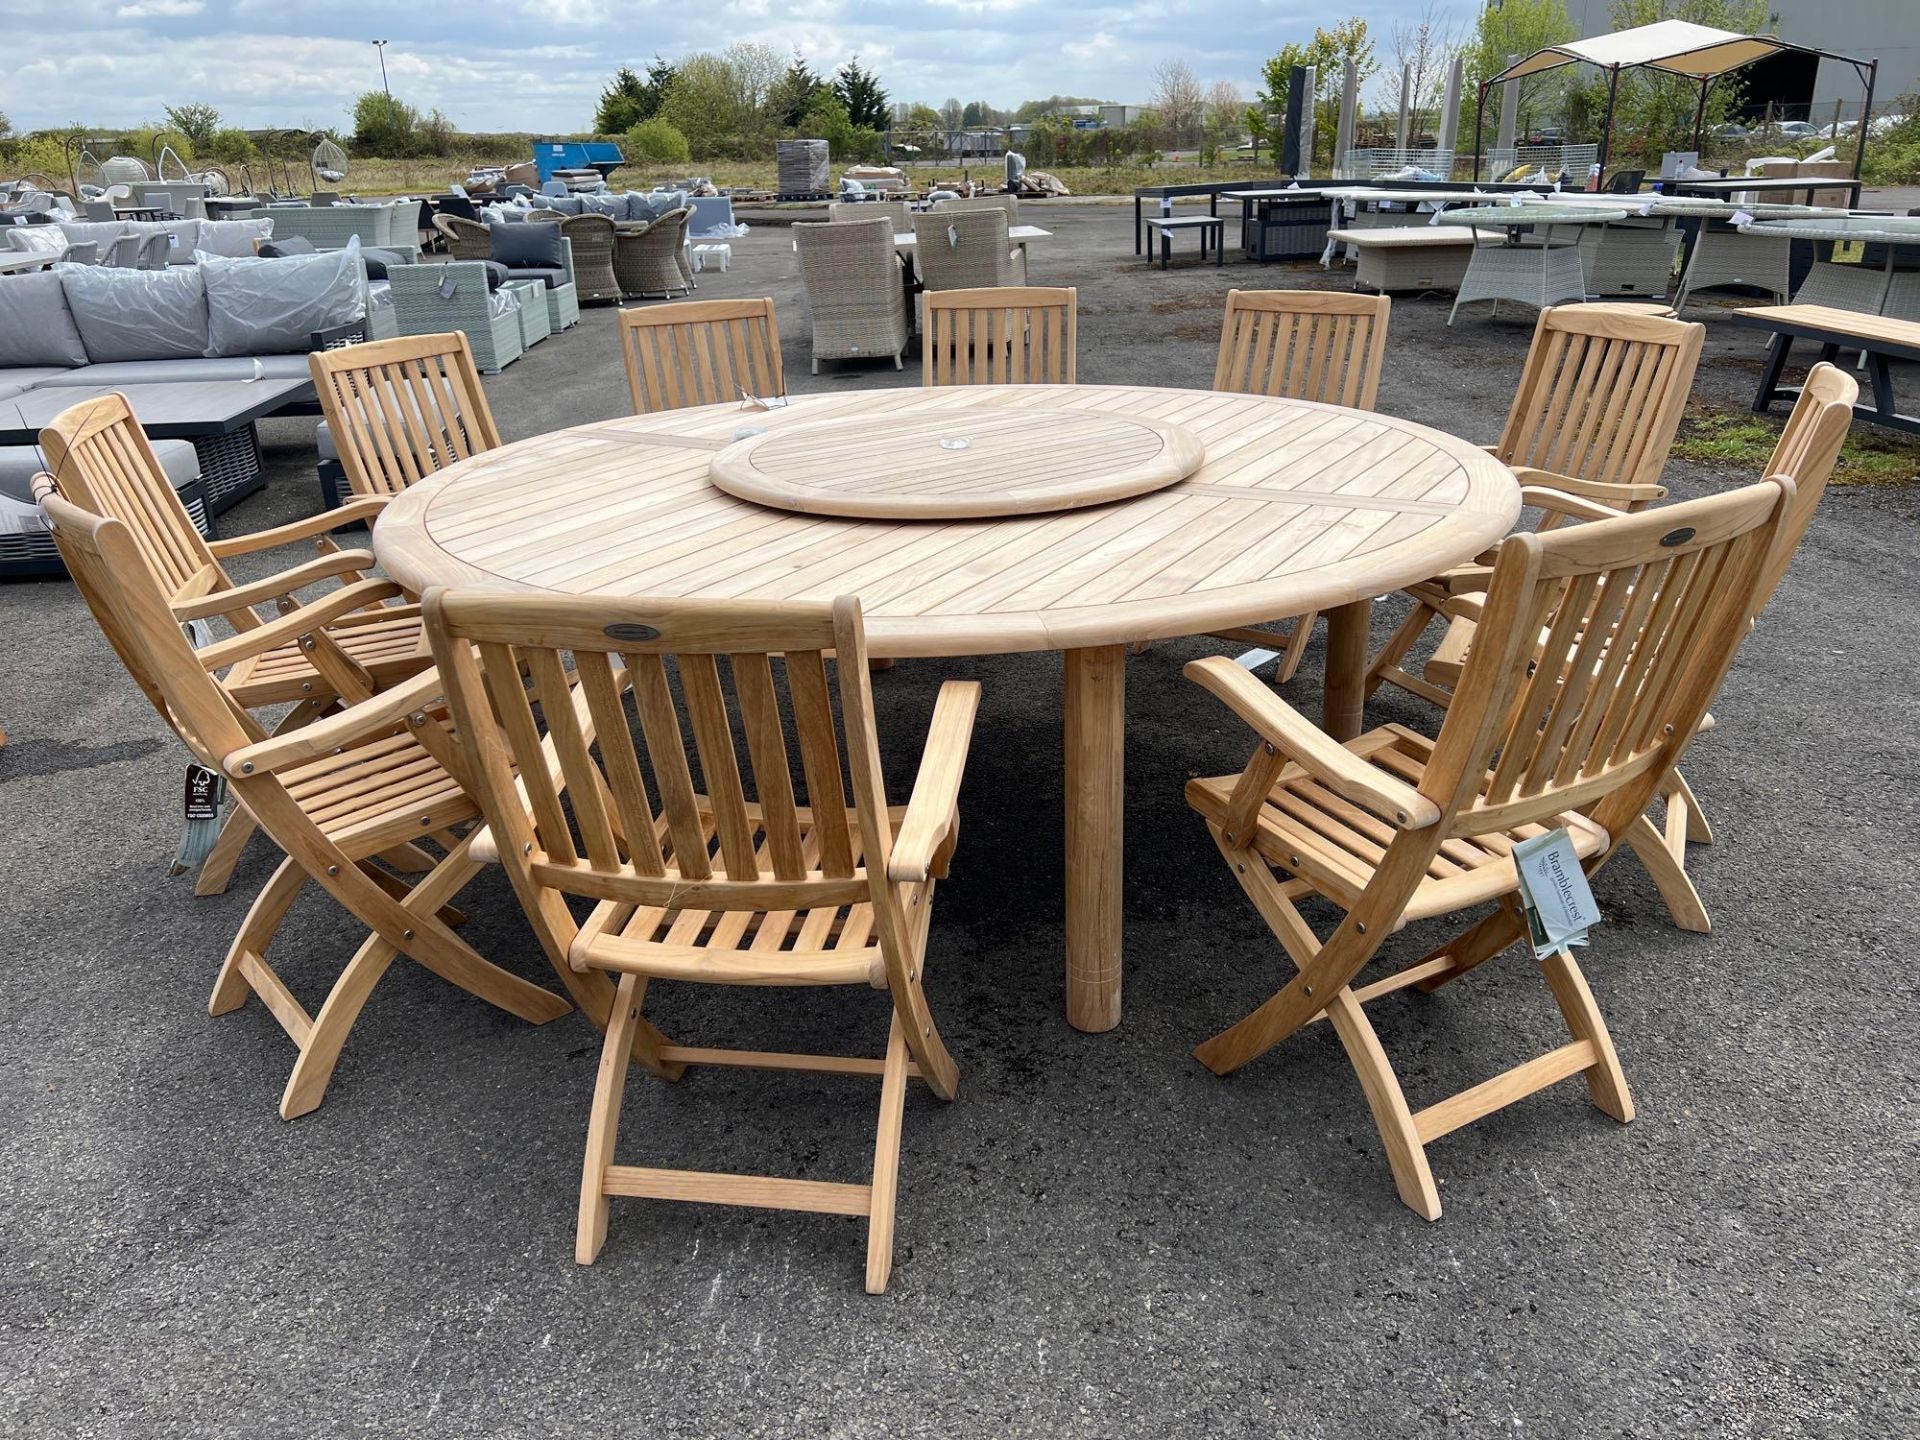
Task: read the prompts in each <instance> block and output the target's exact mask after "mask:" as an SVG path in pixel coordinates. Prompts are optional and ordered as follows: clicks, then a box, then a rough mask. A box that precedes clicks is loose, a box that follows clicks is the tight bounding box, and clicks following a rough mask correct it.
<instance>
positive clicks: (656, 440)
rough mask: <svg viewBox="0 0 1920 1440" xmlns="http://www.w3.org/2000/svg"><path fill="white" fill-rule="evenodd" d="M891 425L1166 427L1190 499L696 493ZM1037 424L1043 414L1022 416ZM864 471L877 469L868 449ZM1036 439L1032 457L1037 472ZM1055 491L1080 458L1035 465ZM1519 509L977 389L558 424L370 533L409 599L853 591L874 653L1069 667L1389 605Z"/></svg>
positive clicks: (1463, 451) (1223, 409)
mask: <svg viewBox="0 0 1920 1440" xmlns="http://www.w3.org/2000/svg"><path fill="white" fill-rule="evenodd" d="M908 406H911V407H912V408H913V409H914V410H916V411H919V410H921V409H922V407H928V408H930V409H931V410H934V411H937V410H939V409H943V408H950V409H952V410H954V411H955V412H964V411H967V410H971V409H974V408H976V407H981V406H988V407H1000V408H1005V409H1007V410H1008V411H1010V412H1017V411H1021V410H1036V409H1037V410H1041V411H1059V410H1071V411H1087V412H1093V413H1096V414H1097V413H1102V412H1104V413H1106V414H1110V415H1118V416H1124V417H1128V418H1132V419H1141V420H1149V421H1159V422H1167V423H1170V424H1174V425H1178V426H1181V427H1183V428H1184V429H1185V430H1187V431H1188V432H1190V433H1191V434H1192V435H1193V436H1195V437H1196V438H1197V439H1198V440H1199V441H1200V442H1201V443H1202V444H1203V445H1204V446H1205V447H1206V460H1205V463H1204V464H1203V465H1202V466H1201V467H1200V469H1199V470H1197V471H1196V472H1194V473H1193V474H1192V475H1191V476H1190V477H1189V478H1188V479H1186V480H1184V481H1181V482H1180V483H1178V484H1176V485H1172V486H1170V487H1168V488H1165V489H1161V490H1156V491H1154V492H1153V493H1151V494H1146V495H1140V496H1136V497H1135V498H1132V499H1127V500H1120V501H1116V502H1113V503H1110V504H1105V505H1096V506H1091V507H1089V508H1085V509H1078V510H1069V511H1065V512H1060V513H1050V514H1038V515H1018V516H1009V517H1001V518H993V519H964V520H942V521H913V520H897V519H841V518H835V517H827V516H817V515H805V514H794V513H790V512H785V511H779V510H773V509H769V508H766V507H764V506H761V505H756V504H754V503H752V502H751V501H747V500H742V499H739V498H737V497H735V496H733V495H729V494H726V493H725V492H723V491H721V490H719V489H717V488H715V487H714V486H713V484H712V483H711V482H710V481H709V478H708V470H709V467H710V465H711V464H712V461H713V458H714V454H715V452H717V451H719V450H721V449H724V448H725V447H726V446H727V445H729V444H731V443H732V442H733V441H734V440H735V438H736V435H737V432H739V431H741V430H743V429H761V428H764V429H765V430H766V431H767V432H769V433H770V434H778V433H779V432H781V431H782V430H784V429H785V428H787V427H790V426H804V425H808V424H812V423H815V422H819V421H837V420H852V419H856V418H857V419H861V420H864V421H865V422H866V423H867V426H868V427H869V433H871V434H872V435H873V436H875V437H876V439H880V440H884V438H885V437H886V436H887V435H888V434H889V432H892V431H895V430H896V429H897V427H898V426H899V425H900V423H901V416H902V414H903V412H904V411H905V410H906V408H907V407H908ZM1035 419H1036V421H1040V417H1038V416H1036V417H1035ZM883 448H884V446H883ZM1047 449H1048V440H1047V436H1046V426H1045V423H1044V421H1041V422H1040V423H1037V424H1036V425H1035V431H1034V436H1033V451H1034V455H1035V457H1036V459H1038V458H1042V457H1044V456H1045V454H1046V453H1047ZM1056 449H1057V451H1058V453H1059V461H1060V465H1061V467H1062V470H1063V471H1064V470H1065V469H1067V468H1069V467H1071V466H1073V465H1075V464H1078V463H1079V462H1080V458H1081V457H1079V456H1078V455H1076V454H1074V453H1072V451H1071V450H1070V448H1068V447H1056ZM1519 510H1520V492H1519V488H1518V486H1517V484H1516V483H1515V481H1514V478H1513V476H1512V474H1511V473H1510V472H1509V471H1508V470H1507V469H1506V468H1505V467H1504V466H1502V465H1501V464H1499V463H1498V462H1497V461H1495V460H1494V459H1492V458H1491V457H1490V456H1489V455H1487V454H1486V453H1485V452H1484V451H1482V450H1480V449H1478V448H1477V447H1475V446H1473V445H1470V444H1468V443H1467V442H1466V441H1464V440H1460V439H1457V438H1455V437H1453V436H1450V435H1446V434H1443V433H1441V432H1440V431H1437V430H1432V429H1428V428H1427V427H1425V426H1422V425H1416V424H1414V423H1412V422H1411V421H1406V420H1397V419H1393V418H1391V417H1388V416H1384V415H1376V414H1370V413H1366V412H1361V411H1356V410H1344V409H1340V408H1338V407H1335V406H1327V405H1316V404H1310V403H1307V402H1305V401H1298V400H1283V399H1270V398H1266V397H1261V396H1249V395H1233V394H1217V393H1214V392H1211V391H1201V390H1170V389H1159V388H1154V387H1147V386H1112V387H1109V386H1096V385H1077V386H1058V385H1056V386H1004V387H1001V386H993V387H981V386H974V387H964V388H955V389H952V390H950V391H944V392H940V393H938V394H931V393H926V394H921V393H914V392H905V391H901V390H870V391H863V392H859V393H855V394H846V395H832V396H804V397H800V398H797V399H796V400H795V401H794V403H793V404H792V405H791V406H789V407H787V408H786V409H782V410H775V411H770V412H751V411H743V410H742V409H741V408H740V407H739V406H737V405H719V406H709V407H704V408H701V409H691V410H674V411H667V412H664V413H659V414H652V415H643V416H634V417H631V418H626V419H619V420H611V421H606V422H602V423H598V424H592V425H583V426H577V427H575V428H573V429H569V430H562V431H559V432H556V433H553V434H549V435H542V436H540V437H538V438H536V439H532V440H525V441H521V442H518V443H516V444H512V445H507V446H504V447H503V448H501V449H498V450H494V451H490V452H488V453H486V454H484V455H479V456H476V457H474V458H473V459H471V460H466V461H462V462H460V463H458V464H456V465H452V466H450V467H448V468H447V469H446V470H444V471H442V472H441V473H440V474H439V475H437V476H435V477H434V478H433V479H431V480H428V481H425V482H424V483H422V484H419V485H415V486H413V487H412V488H411V489H409V490H407V491H406V492H405V493H404V494H402V495H400V496H398V497H397V498H396V499H395V500H394V501H393V503H392V504H391V505H390V506H388V508H387V511H386V513H385V514H384V515H383V516H382V517H381V518H380V520H379V522H378V523H377V525H376V526H375V529H374V534H373V542H374V549H375V552H376V554H377V555H378V556H379V559H380V562H381V564H382V565H383V566H384V567H385V568H386V570H387V571H388V573H390V574H391V575H393V576H394V577H395V578H396V579H397V580H399V581H400V582H401V583H402V584H404V585H407V586H409V587H410V588H414V589H424V588H426V587H427V586H430V585H486V586H491V587H496V588H497V587H503V586H504V587H507V588H514V589H529V590H554V591H561V592H565V593H570V594H607V595H654V596H681V597H690V596H728V597H734V598H740V599H767V600H774V599H826V598H831V597H834V596H838V595H843V594H857V595H859V596H860V599H861V604H862V606H863V609H864V611H865V617H866V629H867V640H868V646H869V649H870V650H871V652H872V653H873V654H875V655H877V656H931V655H979V654H992V653H1007V652H1014V651H1024V650H1059V649H1078V648H1084V647H1093V646H1107V645H1117V644H1125V643H1129V642H1135V641H1142V640H1157V639H1165V638H1170V637H1173V636H1180V635H1192V634H1197V633H1200V632H1203V631H1207V630H1211V629H1217V628H1220V627H1223V626H1230V625H1248V624H1256V623H1259V622H1262V621H1266V620H1274V619H1279V618H1281V617H1285V616H1289V615H1297V614H1300V613H1302V612H1304V611H1307V610H1326V609H1332V608H1334V607H1336V606H1340V605H1345V604H1349V603H1353V602H1356V601H1361V600H1365V599H1368V598H1370V597H1372V596H1374V595H1379V594H1384V593H1386V592H1388V591H1390V590H1392V589H1394V588H1395V587H1397V586H1400V585H1405V584H1411V583H1413V582H1415V581H1419V580H1423V579H1426V578H1427V577H1429V576H1431V575H1434V574H1436V573H1438V572H1439V571H1441V570H1443V569H1445V568H1446V567H1447V566H1449V565H1453V564H1457V563H1459V562H1461V561H1463V560H1466V559H1468V558H1469V557H1471V556H1473V555H1475V554H1477V553H1478V552H1479V551H1480V550H1481V549H1483V548H1484V547H1485V546H1487V545H1489V544H1491V543H1493V542H1494V541H1496V540H1498V539H1499V538H1500V537H1501V536H1503V535H1504V534H1506V532H1507V531H1508V530H1509V529H1510V528H1511V527H1512V525H1513V523H1514V521H1515V519H1516V518H1517V517H1518V515H1519Z"/></svg>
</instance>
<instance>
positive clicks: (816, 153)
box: [774, 140, 831, 200]
mask: <svg viewBox="0 0 1920 1440" xmlns="http://www.w3.org/2000/svg"><path fill="white" fill-rule="evenodd" d="M774 150H775V153H776V154H777V155H778V157H779V162H780V198H781V199H782V200H817V199H819V198H820V197H821V196H823V195H825V194H826V193H827V191H828V187H829V186H830V184H831V177H830V167H829V165H828V161H827V142H826V141H824V140H780V141H776V142H775V144H774Z"/></svg>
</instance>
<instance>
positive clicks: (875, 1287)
mask: <svg viewBox="0 0 1920 1440" xmlns="http://www.w3.org/2000/svg"><path fill="white" fill-rule="evenodd" d="M906 1106H907V1041H906V1037H905V1036H904V1035H902V1034H901V1033H900V1015H899V1012H898V1011H895V1012H894V1016H893V1023H892V1025H890V1026H889V1027H888V1029H887V1058H886V1065H885V1068H884V1069H883V1070H882V1071H881V1072H880V1124H879V1127H878V1129H877V1131H876V1132H875V1135H874V1142H873V1182H872V1191H873V1199H872V1205H873V1208H872V1210H871V1211H870V1212H869V1213H868V1216H867V1293H868V1294H869V1295H878V1294H880V1293H881V1292H882V1291H883V1290H885V1289H886V1288H887V1277H888V1276H890V1275H891V1274H892V1273H893V1212H894V1204H895V1201H896V1200H897V1199H898V1198H899V1193H900V1127H901V1122H902V1121H903V1119H904V1118H905V1115H906Z"/></svg>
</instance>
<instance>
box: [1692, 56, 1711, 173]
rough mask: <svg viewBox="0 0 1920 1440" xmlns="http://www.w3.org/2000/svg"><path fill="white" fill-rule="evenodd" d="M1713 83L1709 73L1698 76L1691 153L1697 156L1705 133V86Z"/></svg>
mask: <svg viewBox="0 0 1920 1440" xmlns="http://www.w3.org/2000/svg"><path fill="white" fill-rule="evenodd" d="M1711 84H1713V77H1712V76H1711V75H1702V76H1701V77H1700V103H1699V104H1698V105H1696V106H1694V107H1693V153H1694V155H1695V156H1696V157H1698V156H1699V154H1700V150H1701V146H1702V143H1703V140H1704V137H1705V134H1706V124H1707V87H1708V86H1709V85H1711Z"/></svg>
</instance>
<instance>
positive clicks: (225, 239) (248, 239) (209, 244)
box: [193, 219, 273, 255]
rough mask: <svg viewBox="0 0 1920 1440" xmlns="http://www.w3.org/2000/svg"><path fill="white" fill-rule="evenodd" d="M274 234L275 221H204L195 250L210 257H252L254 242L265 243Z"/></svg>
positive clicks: (195, 242)
mask: <svg viewBox="0 0 1920 1440" xmlns="http://www.w3.org/2000/svg"><path fill="white" fill-rule="evenodd" d="M272 234H273V221H271V220H268V219H260V220H202V221H201V222H200V235H199V238H198V239H197V240H195V241H194V244H193V248H194V249H195V250H205V251H206V252H207V253H208V254H210V255H251V254H253V245H254V242H255V241H256V240H260V241H265V240H267V239H268V238H269V237H271V236H272Z"/></svg>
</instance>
